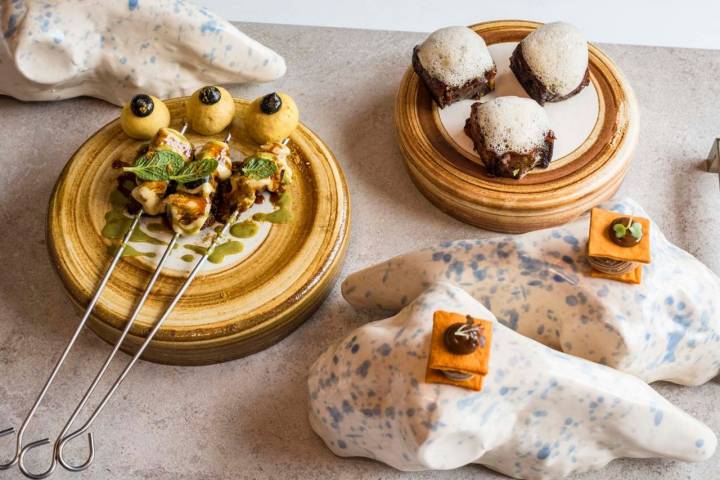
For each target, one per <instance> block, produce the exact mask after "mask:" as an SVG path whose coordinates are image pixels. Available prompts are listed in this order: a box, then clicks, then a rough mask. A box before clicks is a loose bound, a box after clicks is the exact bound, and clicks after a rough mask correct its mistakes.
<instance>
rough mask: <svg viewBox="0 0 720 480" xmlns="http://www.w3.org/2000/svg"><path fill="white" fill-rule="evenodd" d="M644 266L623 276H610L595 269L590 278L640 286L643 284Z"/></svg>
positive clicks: (592, 270)
mask: <svg viewBox="0 0 720 480" xmlns="http://www.w3.org/2000/svg"><path fill="white" fill-rule="evenodd" d="M642 272H643V268H642V265H638V266H637V267H635V268H634V269H632V270H630V271H629V272H626V273H623V274H622V275H610V274H609V273H603V272H600V271H598V270H595V269H594V268H593V269H591V270H590V276H591V277H593V278H607V279H608V280H617V281H618V282H625V283H634V284H636V285H639V284H640V283H642Z"/></svg>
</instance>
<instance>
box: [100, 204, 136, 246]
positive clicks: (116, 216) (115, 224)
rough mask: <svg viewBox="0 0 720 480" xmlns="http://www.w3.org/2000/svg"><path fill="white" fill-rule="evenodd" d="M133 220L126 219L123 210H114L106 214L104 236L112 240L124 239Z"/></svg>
mask: <svg viewBox="0 0 720 480" xmlns="http://www.w3.org/2000/svg"><path fill="white" fill-rule="evenodd" d="M131 223H132V218H130V217H126V216H125V214H124V213H123V211H122V209H117V208H113V209H112V210H109V211H108V212H107V213H106V214H105V225H104V226H103V229H102V232H101V234H102V236H103V237H105V238H109V239H110V240H116V239H118V238H122V237H123V235H125V232H127V231H128V229H129V228H130V224H131Z"/></svg>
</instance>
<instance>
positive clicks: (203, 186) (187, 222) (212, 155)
mask: <svg viewBox="0 0 720 480" xmlns="http://www.w3.org/2000/svg"><path fill="white" fill-rule="evenodd" d="M204 159H215V160H216V161H217V167H216V168H215V171H214V172H213V173H212V175H209V176H208V177H205V178H202V179H200V180H197V181H194V182H188V183H185V184H180V185H179V186H178V188H177V193H173V194H172V195H169V196H168V197H167V198H166V199H165V201H164V203H165V206H166V212H167V217H168V221H169V223H170V225H171V226H172V229H173V231H175V232H176V233H179V234H182V235H192V234H194V233H197V232H198V231H199V230H200V229H201V228H202V227H203V225H205V223H206V222H207V220H208V218H209V217H210V212H211V207H212V200H213V196H214V195H215V191H216V189H217V183H218V181H222V180H226V179H227V178H228V177H230V174H231V173H232V164H231V160H230V146H229V145H228V144H227V143H226V142H221V141H218V140H210V141H208V142H207V143H205V145H203V146H202V148H201V149H200V151H199V152H198V153H197V154H196V155H195V160H196V161H202V160H204Z"/></svg>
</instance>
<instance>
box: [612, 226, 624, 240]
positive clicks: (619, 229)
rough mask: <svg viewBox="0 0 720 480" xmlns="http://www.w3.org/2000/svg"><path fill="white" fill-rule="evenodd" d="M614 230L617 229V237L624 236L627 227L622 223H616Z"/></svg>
mask: <svg viewBox="0 0 720 480" xmlns="http://www.w3.org/2000/svg"><path fill="white" fill-rule="evenodd" d="M613 230H614V231H615V236H616V237H617V238H623V237H624V236H625V234H626V233H627V227H626V226H625V225H623V224H622V223H616V224H615V225H613Z"/></svg>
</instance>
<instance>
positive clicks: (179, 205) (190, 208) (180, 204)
mask: <svg viewBox="0 0 720 480" xmlns="http://www.w3.org/2000/svg"><path fill="white" fill-rule="evenodd" d="M165 205H166V206H167V215H168V220H169V221H170V225H171V226H172V229H173V230H174V231H175V233H179V234H181V235H193V234H195V233H197V232H198V231H199V230H200V229H201V228H202V226H203V225H204V224H205V221H206V220H207V218H208V216H209V215H210V202H209V201H208V200H206V199H205V198H203V197H201V196H200V195H190V194H187V193H173V194H172V195H168V197H167V198H166V199H165Z"/></svg>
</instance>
